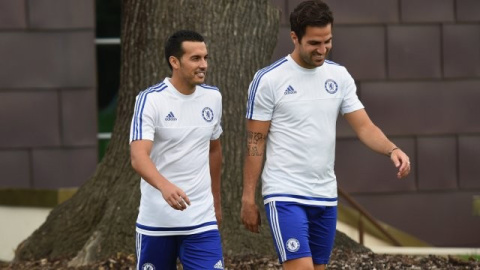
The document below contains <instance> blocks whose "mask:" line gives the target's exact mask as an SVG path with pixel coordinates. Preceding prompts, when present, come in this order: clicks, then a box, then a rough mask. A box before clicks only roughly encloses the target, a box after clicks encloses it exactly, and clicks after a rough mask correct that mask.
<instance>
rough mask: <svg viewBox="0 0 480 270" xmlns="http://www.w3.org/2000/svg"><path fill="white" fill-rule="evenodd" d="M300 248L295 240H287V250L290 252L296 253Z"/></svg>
mask: <svg viewBox="0 0 480 270" xmlns="http://www.w3.org/2000/svg"><path fill="white" fill-rule="evenodd" d="M299 248H300V242H298V240H297V239H295V238H290V239H288V240H287V249H288V251H290V252H296V251H297V250H298V249H299Z"/></svg>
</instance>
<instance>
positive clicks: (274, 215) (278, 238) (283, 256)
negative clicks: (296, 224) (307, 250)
mask: <svg viewBox="0 0 480 270" xmlns="http://www.w3.org/2000/svg"><path fill="white" fill-rule="evenodd" d="M269 207H270V224H272V231H273V238H275V242H276V243H277V248H278V252H279V253H280V260H281V261H282V263H283V262H284V261H286V260H287V253H286V252H285V247H284V245H283V239H282V233H281V231H280V224H279V223H278V212H277V208H276V207H275V201H273V202H270V203H269Z"/></svg>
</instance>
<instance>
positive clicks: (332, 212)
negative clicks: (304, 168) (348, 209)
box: [265, 201, 337, 264]
mask: <svg viewBox="0 0 480 270" xmlns="http://www.w3.org/2000/svg"><path fill="white" fill-rule="evenodd" d="M265 210H266V212H267V219H268V223H269V224H270V231H271V233H272V236H273V242H274V245H275V248H276V250H277V254H278V258H279V260H280V263H283V262H285V261H288V260H293V259H297V258H302V257H312V260H313V263H314V264H328V261H329V259H330V254H331V252H332V248H333V241H334V239H335V231H336V226H337V207H336V206H318V205H305V204H299V203H296V202H282V201H273V202H269V203H267V204H265Z"/></svg>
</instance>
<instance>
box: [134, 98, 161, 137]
mask: <svg viewBox="0 0 480 270" xmlns="http://www.w3.org/2000/svg"><path fill="white" fill-rule="evenodd" d="M155 108H156V107H155V106H154V102H153V98H152V96H151V95H149V92H147V91H145V92H142V93H140V94H139V95H138V96H137V98H136V101H135V109H134V112H133V117H132V123H131V128H130V143H131V142H133V141H136V140H151V141H153V138H154V133H155V115H156V113H155V110H156V109H155Z"/></svg>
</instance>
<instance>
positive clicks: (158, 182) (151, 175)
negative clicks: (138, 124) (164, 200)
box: [130, 141, 168, 191]
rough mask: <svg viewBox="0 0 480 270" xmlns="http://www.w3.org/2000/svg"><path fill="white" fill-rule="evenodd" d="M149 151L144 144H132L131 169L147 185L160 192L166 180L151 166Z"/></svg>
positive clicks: (136, 142)
mask: <svg viewBox="0 0 480 270" xmlns="http://www.w3.org/2000/svg"><path fill="white" fill-rule="evenodd" d="M149 150H150V148H149V147H145V142H139V141H135V142H132V146H131V149H130V159H131V163H132V167H133V169H134V170H135V171H136V172H137V173H138V174H139V175H140V176H141V177H142V178H143V179H144V180H145V181H147V183H149V184H150V185H152V186H153V187H155V188H156V189H158V190H160V191H161V190H162V187H163V185H164V184H165V182H168V180H167V179H166V178H165V177H163V175H161V174H160V172H159V171H158V170H157V167H155V164H153V162H152V160H151V159H150V151H149Z"/></svg>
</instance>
